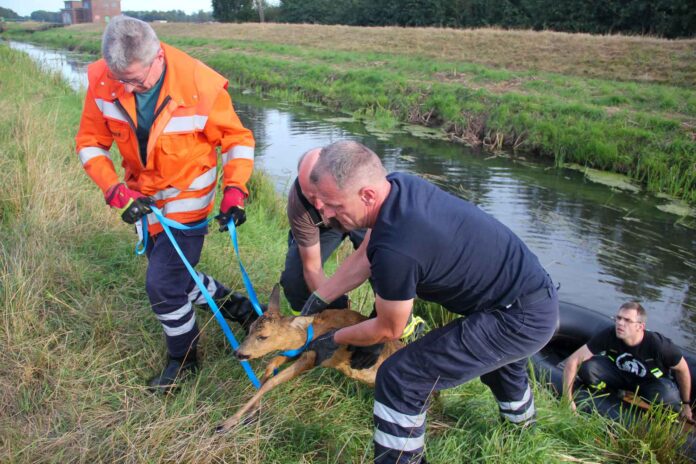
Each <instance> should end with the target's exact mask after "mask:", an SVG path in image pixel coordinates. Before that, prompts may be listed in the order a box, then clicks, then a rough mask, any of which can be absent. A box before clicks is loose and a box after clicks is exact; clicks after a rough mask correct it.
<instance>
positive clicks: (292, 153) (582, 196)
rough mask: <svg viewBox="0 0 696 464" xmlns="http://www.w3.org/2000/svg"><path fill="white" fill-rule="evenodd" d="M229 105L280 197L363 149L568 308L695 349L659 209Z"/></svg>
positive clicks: (567, 176) (602, 191)
mask: <svg viewBox="0 0 696 464" xmlns="http://www.w3.org/2000/svg"><path fill="white" fill-rule="evenodd" d="M13 46H14V47H15V48H17V47H18V45H13ZM21 46H23V47H28V46H26V45H24V44H21ZM37 50H38V52H37ZM30 53H32V56H35V57H36V58H37V59H38V60H40V61H42V62H44V63H46V64H47V65H48V64H49V63H48V59H49V58H50V59H51V60H52V59H53V58H52V57H53V56H54V55H60V56H62V57H63V58H62V61H61V60H58V63H59V65H57V66H60V67H61V72H62V67H63V66H65V65H67V66H68V67H69V66H70V62H69V60H67V59H65V55H64V54H63V53H62V52H46V51H44V50H42V49H40V48H38V47H33V46H31V51H30ZM37 55H38V56H37ZM53 69H57V68H53ZM71 74H78V75H80V76H81V79H82V80H81V81H80V82H81V84H80V85H83V86H84V85H85V82H84V67H82V68H80V69H77V70H75V69H74V68H71V70H70V71H68V76H70V75H71ZM71 80H72V78H71ZM77 87H79V85H78V86H77ZM232 97H233V99H234V102H235V106H236V108H237V110H238V113H239V115H240V117H241V119H242V120H243V121H244V123H245V125H247V127H249V128H251V129H252V130H253V131H254V134H255V136H256V139H257V144H258V145H257V146H258V148H257V158H256V166H257V168H259V169H263V170H264V171H266V172H268V173H269V174H270V175H271V177H272V179H273V180H274V182H275V184H276V187H277V189H278V191H280V192H284V191H285V189H286V188H287V187H288V185H289V182H290V181H291V178H292V177H293V175H294V172H295V169H296V164H297V159H298V157H299V156H300V155H301V154H302V153H303V152H305V151H306V150H308V149H310V148H313V147H316V146H321V145H326V144H328V143H330V142H333V141H336V140H339V139H345V138H351V139H355V140H360V141H361V142H363V143H365V144H366V145H368V146H370V147H371V148H372V149H373V150H375V151H376V152H377V153H378V154H379V155H380V156H381V157H382V159H383V162H384V164H385V166H386V168H387V169H388V170H389V171H396V170H400V171H409V172H414V173H418V174H420V175H422V176H424V177H427V178H428V179H430V180H431V181H432V182H435V183H436V184H438V185H440V186H442V187H443V188H445V189H447V190H449V191H451V192H452V193H454V194H456V195H459V196H461V197H463V198H466V199H468V200H470V201H472V202H474V203H476V204H478V205H479V206H480V207H481V208H482V209H483V210H485V211H487V212H489V213H491V214H492V215H494V216H495V217H497V218H498V219H499V220H501V221H502V222H503V223H505V224H506V225H508V226H509V227H510V228H511V229H512V230H514V231H515V232H516V233H517V234H518V235H519V236H520V237H522V239H523V240H524V241H525V242H526V243H527V244H528V245H529V247H530V248H531V249H532V250H533V251H534V252H535V253H536V254H537V255H538V256H539V259H540V260H541V262H542V264H543V265H544V266H545V267H546V269H547V270H548V271H549V273H550V274H551V276H552V277H553V278H554V280H555V281H556V282H560V283H561V285H562V287H561V291H560V295H561V298H562V299H563V300H566V301H569V302H572V303H576V304H579V305H582V306H587V307H590V308H594V309H596V310H598V311H601V312H603V313H606V314H613V313H614V312H615V311H616V309H617V308H618V306H619V305H620V304H621V303H622V302H624V301H625V300H629V299H637V300H640V301H641V302H643V304H644V305H645V306H646V308H647V309H648V312H649V320H648V327H649V328H651V329H652V330H657V331H659V332H662V333H664V334H666V335H668V336H670V337H672V338H673V339H674V341H675V342H677V343H679V344H681V345H682V346H684V347H689V346H692V345H694V340H696V280H695V278H694V276H696V233H695V232H694V230H693V229H687V228H685V227H683V226H681V225H679V224H678V223H677V219H678V218H677V217H676V216H673V215H670V214H668V213H664V212H662V211H660V210H658V209H657V208H656V206H657V205H658V201H659V200H656V199H655V198H653V197H648V196H644V195H629V194H626V193H623V192H619V191H614V190H612V189H610V188H609V187H606V186H603V185H599V184H593V183H590V182H588V181H587V180H585V179H584V177H583V176H582V174H580V173H578V172H575V171H568V170H557V169H551V168H549V167H548V166H545V165H542V164H538V163H527V162H524V161H520V160H517V161H513V160H510V159H508V158H505V157H492V156H489V155H487V154H479V153H473V152H472V151H471V150H469V149H467V148H465V147H462V146H458V145H453V144H449V143H446V142H440V141H432V140H421V139H417V138H414V137H411V136H407V135H403V134H400V135H395V136H393V137H392V138H391V139H390V140H389V141H388V142H384V141H381V140H378V139H377V138H376V137H374V136H371V135H370V134H369V133H367V132H365V129H364V126H363V124H361V123H359V122H341V123H336V122H335V121H334V122H332V123H327V122H325V121H327V120H328V119H330V118H334V117H335V116H336V114H334V113H329V112H325V111H322V110H317V109H309V108H305V107H298V106H288V105H285V104H282V103H278V102H271V101H266V100H261V99H258V98H255V97H253V96H249V95H243V94H242V92H241V91H240V90H238V89H233V90H232Z"/></svg>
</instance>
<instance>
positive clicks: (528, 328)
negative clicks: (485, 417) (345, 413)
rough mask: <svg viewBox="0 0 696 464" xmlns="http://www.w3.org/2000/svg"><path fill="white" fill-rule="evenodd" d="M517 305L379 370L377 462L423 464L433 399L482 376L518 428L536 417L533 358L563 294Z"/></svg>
mask: <svg viewBox="0 0 696 464" xmlns="http://www.w3.org/2000/svg"><path fill="white" fill-rule="evenodd" d="M535 295H536V293H535ZM519 301H520V300H518V301H517V302H515V303H514V304H513V305H512V306H510V307H508V308H498V309H491V310H486V311H478V312H475V313H473V314H471V315H469V316H467V317H465V318H459V319H457V320H455V321H453V322H451V323H449V324H447V325H446V326H444V327H441V328H439V329H436V330H433V331H431V332H429V333H428V334H426V335H425V336H424V337H422V338H420V339H418V340H416V341H415V342H413V343H411V344H409V345H407V346H406V347H404V348H402V349H401V350H399V351H397V352H396V353H394V354H393V355H392V356H391V357H389V358H388V359H387V360H386V361H385V362H384V364H382V365H381V366H380V368H379V370H378V371H377V380H376V385H375V407H374V421H375V435H374V443H375V462H377V463H418V462H420V461H421V459H422V455H423V449H424V444H425V415H426V411H427V408H428V403H429V398H430V395H431V394H432V393H433V392H436V391H440V390H444V389H446V388H452V387H455V386H457V385H461V384H463V383H464V382H467V381H469V380H471V379H475V378H476V377H481V380H482V381H483V383H485V384H486V385H488V387H489V388H490V389H491V391H492V392H493V396H495V398H496V400H497V402H498V408H499V411H500V414H501V416H502V418H503V419H506V420H508V421H510V422H513V423H518V424H523V423H526V422H528V421H531V420H533V418H534V417H535V409H534V398H533V396H532V392H531V389H530V387H529V381H528V378H527V357H528V356H530V355H532V354H534V353H536V352H537V351H539V350H540V349H541V348H542V347H543V346H544V345H546V343H547V342H548V341H549V340H550V339H551V336H552V335H553V333H554V331H555V329H556V326H557V323H558V296H557V295H556V291H555V290H554V289H553V288H552V287H551V288H549V289H548V291H547V292H545V293H544V294H542V296H540V298H538V299H536V301H526V300H525V299H524V298H522V299H521V301H523V303H520V302H519Z"/></svg>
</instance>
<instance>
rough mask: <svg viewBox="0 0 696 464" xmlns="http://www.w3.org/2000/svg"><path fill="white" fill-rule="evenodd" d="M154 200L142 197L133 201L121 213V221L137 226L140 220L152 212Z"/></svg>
mask: <svg viewBox="0 0 696 464" xmlns="http://www.w3.org/2000/svg"><path fill="white" fill-rule="evenodd" d="M154 204H155V200H154V198H150V197H142V198H138V199H136V200H133V201H131V202H130V203H129V204H128V206H126V208H125V209H124V210H123V213H121V219H123V221H124V222H126V223H128V224H135V223H136V222H138V220H139V219H140V218H142V217H143V216H146V215H148V214H150V213H151V212H152V208H150V207H151V206H153V205H154Z"/></svg>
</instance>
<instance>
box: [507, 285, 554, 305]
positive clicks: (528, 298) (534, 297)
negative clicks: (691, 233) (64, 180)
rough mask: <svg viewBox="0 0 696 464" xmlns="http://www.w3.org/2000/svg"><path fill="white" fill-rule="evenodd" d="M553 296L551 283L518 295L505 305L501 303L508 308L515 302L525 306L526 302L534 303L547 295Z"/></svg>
mask: <svg viewBox="0 0 696 464" xmlns="http://www.w3.org/2000/svg"><path fill="white" fill-rule="evenodd" d="M552 296H553V284H552V286H550V287H541V288H540V289H538V290H535V291H533V292H532V293H527V294H526V295H522V296H518V297H517V298H515V299H514V300H512V303H510V304H507V305H502V306H503V307H504V308H506V309H507V308H509V307H511V306H512V305H514V304H515V303H518V304H519V305H520V306H525V305H528V304H532V303H536V302H537V301H539V300H541V299H543V298H546V297H549V298H551V297H552Z"/></svg>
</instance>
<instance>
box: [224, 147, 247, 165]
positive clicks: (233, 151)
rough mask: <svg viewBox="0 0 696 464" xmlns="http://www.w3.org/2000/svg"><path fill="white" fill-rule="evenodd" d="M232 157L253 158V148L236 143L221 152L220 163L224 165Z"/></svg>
mask: <svg viewBox="0 0 696 464" xmlns="http://www.w3.org/2000/svg"><path fill="white" fill-rule="evenodd" d="M233 159H248V160H253V159H254V148H253V147H245V146H244V145H237V146H236V147H232V148H230V149H229V150H227V151H226V152H225V153H223V154H222V165H223V166H224V165H226V164H227V163H229V162H230V161H232V160H233Z"/></svg>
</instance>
